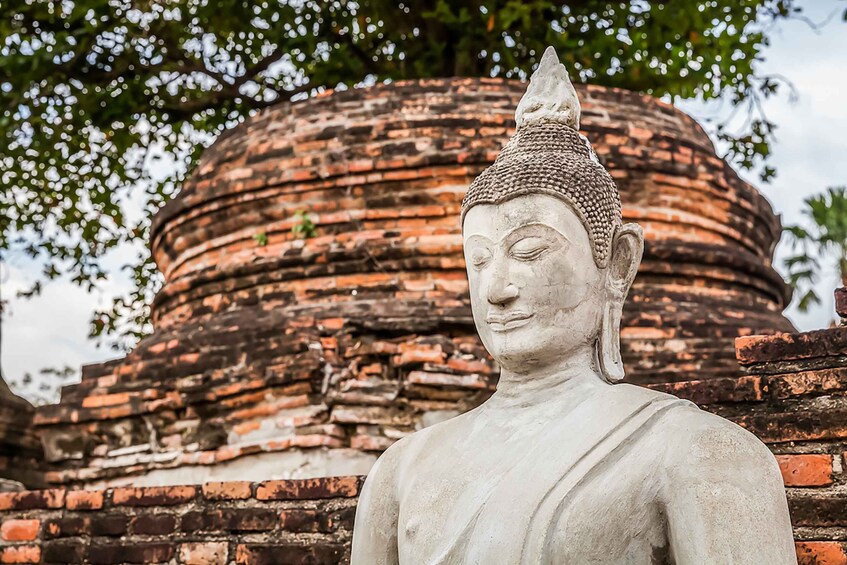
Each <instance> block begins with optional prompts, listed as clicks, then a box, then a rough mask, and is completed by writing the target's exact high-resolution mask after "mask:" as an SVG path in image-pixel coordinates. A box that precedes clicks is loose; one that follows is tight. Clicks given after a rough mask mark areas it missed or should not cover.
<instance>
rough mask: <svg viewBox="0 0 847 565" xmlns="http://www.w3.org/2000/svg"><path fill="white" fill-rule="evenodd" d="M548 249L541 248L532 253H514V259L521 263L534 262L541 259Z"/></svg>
mask: <svg viewBox="0 0 847 565" xmlns="http://www.w3.org/2000/svg"><path fill="white" fill-rule="evenodd" d="M547 249H549V248H547V247H539V248H537V249H533V250H531V251H513V252H512V257H514V258H515V259H517V260H519V261H533V260H535V259H538V258H539V257H541V256H542V255H543V254H544V252H545V251H547Z"/></svg>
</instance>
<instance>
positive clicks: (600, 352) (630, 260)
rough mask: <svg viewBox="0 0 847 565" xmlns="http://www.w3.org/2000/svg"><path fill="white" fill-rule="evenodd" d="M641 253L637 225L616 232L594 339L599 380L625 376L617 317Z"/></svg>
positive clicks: (641, 245) (621, 311)
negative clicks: (603, 303)
mask: <svg viewBox="0 0 847 565" xmlns="http://www.w3.org/2000/svg"><path fill="white" fill-rule="evenodd" d="M643 252H644V232H643V231H642V229H641V226H639V225H638V224H626V225H624V226H622V227H621V228H620V229H618V231H617V233H616V234H615V238H614V240H613V243H612V257H611V262H610V263H609V270H608V274H607V278H606V304H605V305H604V306H603V319H602V321H601V323H600V335H599V337H598V339H597V356H598V358H599V362H600V372H601V374H602V375H603V378H604V379H605V380H606V381H608V382H610V383H614V382H617V381H621V380H623V378H624V376H625V372H624V367H623V359H621V316H622V314H623V305H624V301H625V300H626V295H627V293H628V292H629V287H630V286H632V281H633V280H635V275H636V274H637V273H638V266H639V265H640V264H641V255H642V254H643Z"/></svg>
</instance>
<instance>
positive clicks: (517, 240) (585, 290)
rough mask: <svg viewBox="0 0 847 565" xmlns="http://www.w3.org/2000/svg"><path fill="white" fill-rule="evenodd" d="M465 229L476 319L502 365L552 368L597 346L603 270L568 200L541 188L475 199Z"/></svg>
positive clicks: (520, 369)
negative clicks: (493, 200) (495, 199)
mask: <svg viewBox="0 0 847 565" xmlns="http://www.w3.org/2000/svg"><path fill="white" fill-rule="evenodd" d="M463 235H464V248H465V261H466V264H467V270H468V279H469V281H470V295H471V307H472V309H473V316H474V322H475V323H476V327H477V331H478V332H479V336H480V338H481V339H482V343H483V344H484V345H485V348H486V349H487V350H488V352H489V353H490V354H491V356H492V357H494V359H495V360H496V361H497V362H498V363H499V364H500V366H501V367H503V368H504V369H507V370H510V371H512V372H515V373H526V372H527V371H532V370H538V369H543V368H545V367H554V366H556V364H557V363H559V362H561V361H563V360H565V359H567V358H569V357H570V356H572V355H573V354H574V352H575V351H576V350H577V349H579V348H585V347H593V346H594V343H595V341H596V338H597V335H598V331H599V329H600V325H601V318H602V315H603V308H604V306H605V304H606V299H607V294H606V292H605V290H604V289H605V285H606V273H605V270H604V269H600V268H598V267H597V265H596V263H595V262H594V256H593V254H592V247H591V243H590V241H589V236H588V232H587V231H586V229H585V227H584V226H583V225H582V222H581V221H580V219H579V217H578V216H577V215H576V214H575V213H574V211H573V210H572V209H571V207H570V206H568V204H566V203H565V202H564V201H562V200H560V199H558V198H554V197H552V196H547V195H541V194H531V195H526V196H520V197H517V198H513V199H511V200H507V201H506V202H503V203H501V204H496V205H495V204H479V205H476V206H474V207H473V208H471V209H470V210H468V212H467V214H466V216H465V219H464V225H463Z"/></svg>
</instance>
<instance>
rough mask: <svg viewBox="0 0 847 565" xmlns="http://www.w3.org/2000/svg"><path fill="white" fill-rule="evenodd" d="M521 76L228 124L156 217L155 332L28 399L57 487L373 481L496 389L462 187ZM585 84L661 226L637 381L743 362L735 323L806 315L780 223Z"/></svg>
mask: <svg viewBox="0 0 847 565" xmlns="http://www.w3.org/2000/svg"><path fill="white" fill-rule="evenodd" d="M525 88H526V86H525V84H523V83H520V82H517V81H506V80H497V79H434V80H421V81H409V82H398V83H393V84H389V85H378V86H375V87H371V88H367V89H356V90H348V91H344V92H334V93H326V94H324V95H321V96H318V97H315V98H312V99H309V100H305V101H302V102H296V103H284V104H280V105H278V106H275V107H272V108H269V109H267V110H265V111H262V112H260V113H259V114H257V115H256V116H254V117H252V118H251V119H249V120H247V121H246V122H245V123H243V124H241V125H239V126H238V127H236V128H234V129H233V130H231V131H229V132H228V133H226V134H225V135H223V136H222V137H221V138H220V139H219V140H218V141H217V142H215V143H214V144H213V145H212V146H211V147H210V148H209V149H207V150H206V152H205V153H204V155H203V158H202V160H201V163H200V165H199V167H198V169H197V170H196V172H195V173H194V174H193V176H192V177H191V178H190V179H189V180H188V182H186V184H185V186H184V187H183V189H182V190H181V192H180V193H179V195H178V196H177V197H176V198H175V199H174V200H172V201H171V202H169V203H168V204H167V205H166V206H165V207H164V208H163V209H162V210H161V211H160V213H159V214H158V215H157V217H156V219H155V221H154V225H153V229H152V236H151V238H152V239H151V245H152V250H153V254H154V257H155V260H156V262H157V264H158V266H159V268H160V269H161V271H162V273H163V274H164V278H165V284H164V287H163V288H162V290H161V292H160V293H159V294H158V295H157V296H156V299H155V301H154V304H153V318H154V325H155V328H156V329H155V332H154V334H153V335H152V336H150V337H149V338H147V339H146V340H144V341H143V342H142V343H141V344H139V346H138V347H137V348H136V349H135V350H134V351H133V352H132V353H130V354H129V355H128V356H127V357H126V358H125V359H122V360H117V361H114V362H110V363H107V364H101V365H94V366H89V367H87V368H86V369H85V371H84V378H83V382H82V383H81V384H80V385H77V386H76V387H74V388H72V389H68V390H66V393H65V395H64V396H63V402H62V404H61V405H59V406H58V407H55V408H52V409H46V410H43V411H41V412H40V413H39V415H38V422H39V424H40V425H41V426H43V427H44V428H45V430H46V433H47V435H46V436H45V437H46V439H45V445H46V446H47V447H48V457H52V460H53V461H64V462H65V463H64V464H63V467H62V469H61V470H60V471H56V472H54V473H53V475H52V479H53V480H54V481H55V482H86V483H89V484H94V483H98V484H99V483H103V482H112V483H114V482H120V480H122V478H124V477H128V476H131V475H135V477H134V478H133V482H134V483H135V484H144V483H145V481H146V482H147V483H148V484H152V483H167V482H178V481H182V482H186V477H187V476H188V477H189V478H191V479H192V480H197V481H199V480H207V479H210V478H214V479H216V480H218V479H220V480H225V479H228V478H242V479H243V478H247V479H265V478H278V477H290V476H316V475H331V474H353V473H364V472H366V471H367V470H368V469H369V467H370V465H371V464H372V462H373V461H374V460H375V458H376V456H377V455H378V454H379V452H380V451H381V450H383V449H385V448H386V447H387V446H388V445H390V444H391V443H392V442H393V441H395V440H396V439H398V438H400V437H402V436H404V435H406V434H408V433H410V432H411V431H414V430H415V429H418V428H420V427H422V426H426V425H429V424H431V423H433V422H436V421H439V420H441V419H444V418H447V417H450V416H452V415H454V414H456V413H458V412H461V411H463V410H466V409H469V408H471V407H473V406H475V405H477V404H478V403H479V402H481V401H482V400H484V399H485V398H486V397H487V396H488V395H489V394H490V393H491V392H492V391H493V388H494V386H495V385H496V380H497V368H496V367H495V366H494V364H493V362H492V361H491V360H490V359H489V357H488V356H487V354H486V352H485V351H484V349H483V348H482V345H481V344H480V342H479V340H478V338H477V337H476V332H475V329H474V325H473V320H472V317H471V313H470V307H469V298H468V288H467V278H466V274H465V264H464V259H463V255H462V238H461V227H460V213H461V202H462V198H463V195H464V193H465V190H466V189H467V187H468V185H469V184H470V183H471V181H472V180H473V179H474V178H475V177H476V176H477V175H479V173H480V172H481V171H482V170H483V169H484V168H485V167H487V166H488V165H490V164H491V163H492V162H493V161H494V159H495V158H496V156H497V155H498V152H499V151H500V149H501V148H502V146H503V145H504V143H505V142H506V141H507V140H508V139H509V137H510V136H511V134H512V133H514V128H515V123H514V110H515V107H516V106H517V104H518V101H519V100H520V98H521V96H522V94H523V92H524V90H525ZM577 90H578V93H579V97H580V101H581V103H582V119H581V125H580V129H581V132H582V133H583V134H585V135H586V136H587V137H588V138H589V139H590V140H591V143H592V144H593V146H594V149H595V150H596V152H597V154H598V157H599V159H600V161H601V162H602V163H603V164H604V165H605V167H606V168H607V169H608V170H609V173H610V174H611V176H612V177H613V178H614V180H615V182H616V183H617V186H618V188H619V190H620V195H621V200H622V202H623V217H624V221H625V222H637V223H639V224H641V226H642V227H643V228H644V231H645V236H646V240H647V244H646V250H645V254H644V260H643V264H642V266H641V269H640V271H639V275H638V277H637V278H636V281H635V284H634V285H633V288H632V290H631V292H630V295H629V298H628V304H627V307H626V308H625V310H624V321H623V328H622V347H623V353H624V363H625V366H626V370H627V380H629V381H631V382H634V383H639V384H657V383H673V382H678V381H690V380H704V379H726V378H730V379H732V378H735V377H736V376H737V375H738V374H739V369H738V365H737V362H736V360H735V349H734V345H733V341H734V338H735V337H737V336H740V335H748V334H758V333H772V332H774V331H790V330H791V329H792V327H791V325H790V323H789V322H788V321H787V320H786V319H785V318H784V317H783V316H782V314H781V312H782V310H783V308H784V306H785V304H786V300H787V297H788V294H787V290H786V286H785V284H784V282H783V281H782V279H781V278H780V277H779V276H778V275H777V273H776V272H775V271H774V270H773V268H772V267H771V257H772V252H773V248H774V245H775V242H776V240H777V239H778V237H779V234H780V224H779V221H778V219H777V217H776V216H775V215H774V213H773V211H772V209H771V207H770V206H769V204H768V203H767V201H766V200H765V199H764V198H763V197H762V196H761V195H760V194H759V193H758V192H757V191H756V189H755V188H753V187H752V186H750V185H749V184H747V183H745V182H744V181H742V180H741V179H740V178H739V177H738V175H737V174H736V173H735V172H734V171H733V170H732V169H731V168H730V166H729V165H727V164H726V163H725V162H724V161H723V160H721V159H720V158H718V157H717V156H716V155H715V150H714V148H713V146H712V144H711V142H710V141H709V138H708V136H707V135H706V134H705V133H704V131H703V130H702V129H701V128H700V127H699V126H698V125H697V124H696V123H695V122H694V121H693V120H692V119H691V118H689V117H688V116H687V115H685V114H683V113H682V112H680V111H679V110H677V109H675V108H673V107H672V106H670V105H668V104H664V103H662V102H660V101H657V100H655V99H653V98H651V97H649V96H642V95H639V94H635V93H631V92H627V91H623V90H618V89H607V88H600V87H592V86H589V87H577ZM119 395H123V396H119ZM92 399H95V400H92ZM71 423H73V425H71ZM118 428H120V430H121V431H122V432H127V431H128V434H124V435H123V436H122V435H121V434H119V433H118ZM50 430H53V431H54V432H55V433H54V434H53V435H52V436H51V435H50V433H49V432H50ZM127 437H128V438H130V439H126V438H127ZM51 438H52V439H51ZM66 446H74V447H73V448H68V447H66ZM51 448H52V449H51ZM119 457H123V458H124V459H123V460H122V461H121V462H120V463H118V462H116V461H115V460H116V458H119ZM68 461H73V463H72V464H71V465H68V463H67V462H68ZM177 468H179V469H177ZM138 475H143V477H138Z"/></svg>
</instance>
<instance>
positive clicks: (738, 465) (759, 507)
mask: <svg viewBox="0 0 847 565" xmlns="http://www.w3.org/2000/svg"><path fill="white" fill-rule="evenodd" d="M686 412H688V416H690V418H688V419H687V421H682V422H678V425H680V426H681V428H679V432H680V433H678V434H676V437H677V442H676V443H675V444H674V445H673V446H672V447H671V448H670V449H669V450H668V451H667V454H668V455H667V460H666V461H665V466H664V469H665V480H664V485H663V498H664V507H665V513H666V516H667V520H668V529H669V532H668V535H669V540H670V549H671V553H672V555H673V558H674V562H675V563H677V564H678V565H688V564H691V565H694V564H702V563H734V564H736V565H738V564H751V565H753V564H761V563H769V564H773V565H782V564H796V563H797V557H796V554H795V549H794V539H793V533H792V529H791V521H790V518H789V515H788V503H787V502H786V499H785V489H784V487H783V484H782V477H781V475H780V472H779V467H778V466H777V463H776V459H775V458H774V456H773V455H772V454H771V452H770V451H769V450H768V448H767V447H766V446H765V445H764V444H762V443H761V442H760V441H759V440H758V439H757V438H755V437H754V436H753V435H752V434H750V433H749V432H747V431H746V430H744V429H742V428H740V427H738V426H736V425H735V424H732V423H730V422H728V421H726V420H723V419H721V418H718V417H717V416H713V415H711V414H707V413H705V412H699V413H694V414H692V412H691V411H686Z"/></svg>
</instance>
